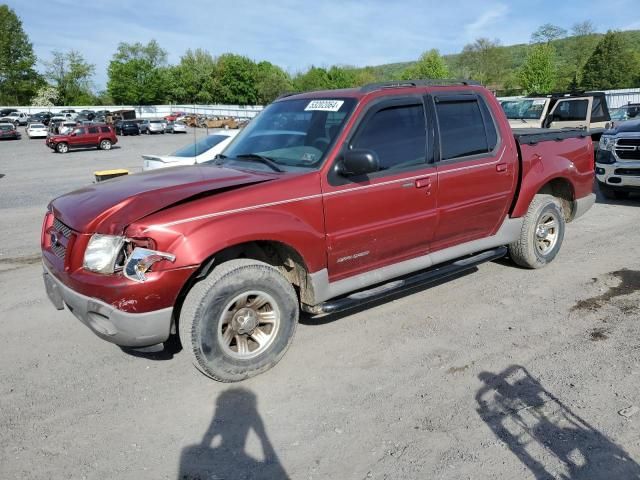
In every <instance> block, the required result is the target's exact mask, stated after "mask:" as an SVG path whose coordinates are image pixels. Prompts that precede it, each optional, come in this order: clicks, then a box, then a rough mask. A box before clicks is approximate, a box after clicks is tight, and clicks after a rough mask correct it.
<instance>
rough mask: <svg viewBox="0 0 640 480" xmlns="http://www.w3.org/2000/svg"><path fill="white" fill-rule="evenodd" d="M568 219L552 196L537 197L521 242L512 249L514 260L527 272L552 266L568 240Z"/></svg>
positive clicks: (530, 208)
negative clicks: (528, 269) (565, 233)
mask: <svg viewBox="0 0 640 480" xmlns="http://www.w3.org/2000/svg"><path fill="white" fill-rule="evenodd" d="M564 230H565V219H564V214H563V212H562V207H561V206H560V204H559V202H558V200H557V199H556V198H555V197H554V196H552V195H536V196H535V197H534V198H533V201H532V202H531V205H529V210H528V211H527V214H526V215H525V217H524V222H523V224H522V230H521V231H520V238H519V239H518V240H517V241H516V242H514V243H512V244H510V245H509V255H510V256H511V259H512V260H513V261H514V262H515V263H517V264H518V265H520V266H521V267H526V268H542V267H544V266H545V265H546V264H548V263H551V262H552V261H553V259H554V258H555V257H556V255H557V254H558V252H559V251H560V246H561V245H562V240H563V239H564Z"/></svg>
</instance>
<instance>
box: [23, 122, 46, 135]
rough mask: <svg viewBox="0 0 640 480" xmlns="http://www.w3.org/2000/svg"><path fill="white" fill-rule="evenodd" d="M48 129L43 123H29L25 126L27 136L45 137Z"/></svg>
mask: <svg viewBox="0 0 640 480" xmlns="http://www.w3.org/2000/svg"><path fill="white" fill-rule="evenodd" d="M47 133H48V129H47V127H45V125H44V124H43V123H30V124H29V126H28V127H27V136H28V137H29V138H47Z"/></svg>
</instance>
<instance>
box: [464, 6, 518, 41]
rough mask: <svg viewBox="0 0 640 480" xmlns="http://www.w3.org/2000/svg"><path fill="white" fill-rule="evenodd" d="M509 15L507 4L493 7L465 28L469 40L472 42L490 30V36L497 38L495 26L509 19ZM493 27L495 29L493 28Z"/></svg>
mask: <svg viewBox="0 0 640 480" xmlns="http://www.w3.org/2000/svg"><path fill="white" fill-rule="evenodd" d="M508 13H509V7H508V6H507V5H505V4H502V3H498V4H496V5H494V6H492V7H489V9H488V10H487V11H485V13H483V14H482V15H480V16H479V17H478V18H476V19H475V20H474V21H473V22H471V23H468V24H467V25H465V27H464V31H465V33H466V36H467V39H469V40H471V39H474V38H477V37H479V36H483V35H486V34H487V33H488V30H491V32H492V33H491V35H490V36H495V35H494V34H493V32H494V31H495V25H496V24H497V23H499V22H500V21H501V20H503V19H504V18H506V17H507V15H508ZM491 27H493V28H491Z"/></svg>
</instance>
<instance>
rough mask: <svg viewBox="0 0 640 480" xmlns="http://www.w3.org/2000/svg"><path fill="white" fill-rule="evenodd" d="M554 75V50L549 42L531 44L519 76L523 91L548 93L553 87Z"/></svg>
mask: <svg viewBox="0 0 640 480" xmlns="http://www.w3.org/2000/svg"><path fill="white" fill-rule="evenodd" d="M555 76H556V67H555V50H554V48H553V46H552V45H551V44H548V43H547V44H545V43H541V44H537V45H533V46H532V47H531V48H530V50H529V53H528V54H527V59H526V61H525V62H524V65H523V66H522V67H521V68H520V71H519V77H520V83H521V85H522V88H524V90H525V93H527V94H530V93H533V92H536V93H548V92H550V91H551V90H552V89H553V85H554V83H555Z"/></svg>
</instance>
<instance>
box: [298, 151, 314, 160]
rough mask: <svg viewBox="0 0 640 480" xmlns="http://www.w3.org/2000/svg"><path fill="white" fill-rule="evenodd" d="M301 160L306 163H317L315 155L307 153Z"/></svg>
mask: <svg viewBox="0 0 640 480" xmlns="http://www.w3.org/2000/svg"><path fill="white" fill-rule="evenodd" d="M301 160H303V161H305V162H315V161H316V156H315V154H313V153H309V152H305V153H303V154H302V158H301Z"/></svg>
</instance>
